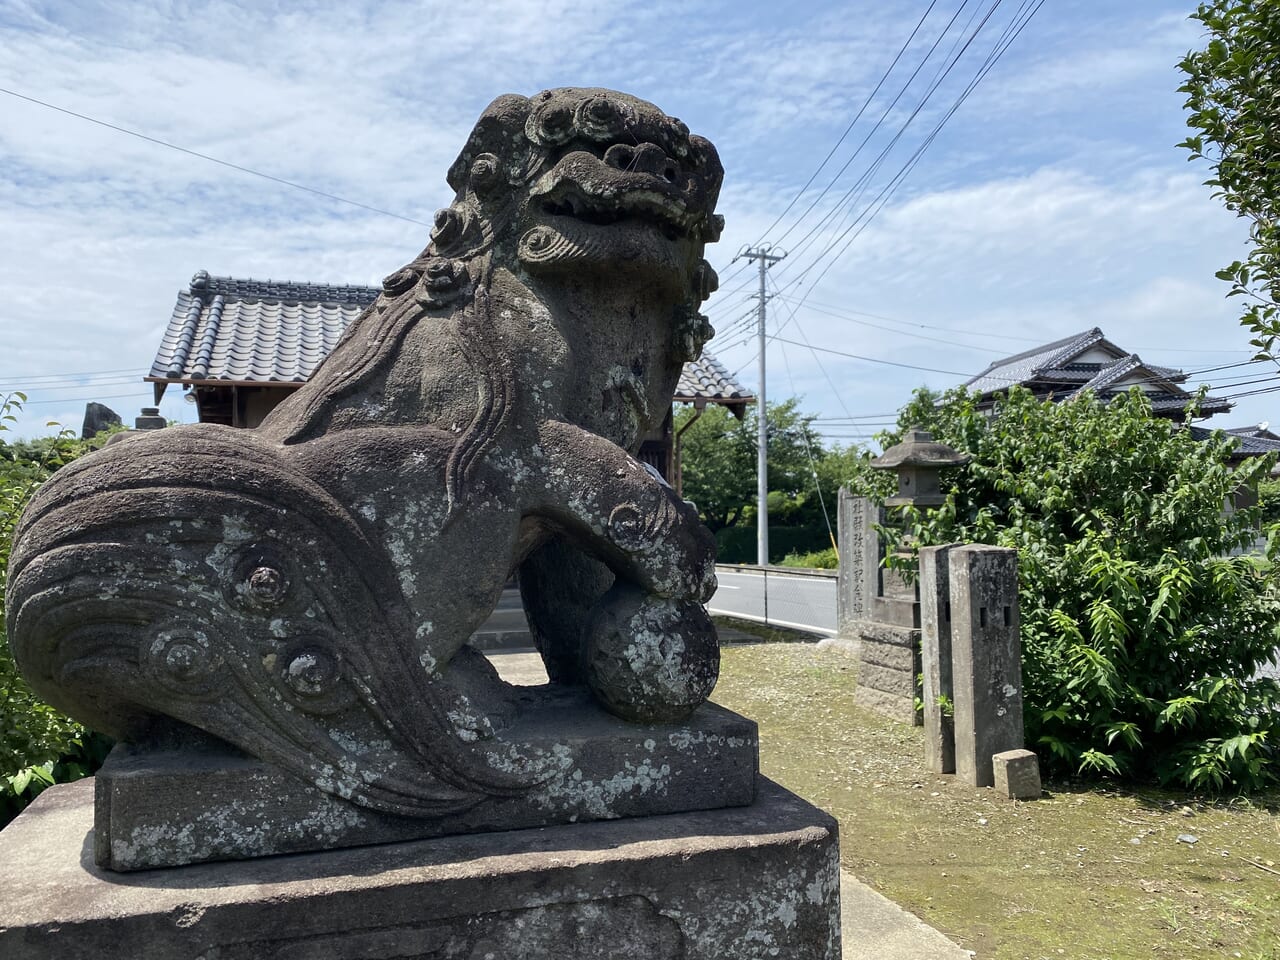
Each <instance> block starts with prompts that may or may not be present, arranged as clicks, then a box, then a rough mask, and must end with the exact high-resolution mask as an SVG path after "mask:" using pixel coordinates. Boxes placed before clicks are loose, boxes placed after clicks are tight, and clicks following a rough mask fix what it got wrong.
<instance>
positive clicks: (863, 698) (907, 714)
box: [853, 684, 919, 724]
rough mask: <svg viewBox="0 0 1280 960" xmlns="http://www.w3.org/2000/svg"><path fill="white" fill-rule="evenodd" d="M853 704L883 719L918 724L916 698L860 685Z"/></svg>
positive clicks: (854, 694)
mask: <svg viewBox="0 0 1280 960" xmlns="http://www.w3.org/2000/svg"><path fill="white" fill-rule="evenodd" d="M853 702H854V703H856V704H857V705H858V706H860V707H862V708H863V709H864V710H870V711H871V712H872V713H876V714H879V715H880V716H882V717H888V718H889V719H890V720H897V721H898V722H899V723H911V724H914V723H915V722H916V714H917V713H919V711H918V710H916V704H915V697H914V696H912V697H906V696H903V695H902V694H900V693H886V692H885V691H883V690H877V689H876V688H875V687H868V686H863V685H861V684H859V685H858V689H857V690H855V691H854V693H853Z"/></svg>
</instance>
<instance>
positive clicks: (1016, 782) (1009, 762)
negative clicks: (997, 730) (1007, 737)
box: [991, 750, 1040, 800]
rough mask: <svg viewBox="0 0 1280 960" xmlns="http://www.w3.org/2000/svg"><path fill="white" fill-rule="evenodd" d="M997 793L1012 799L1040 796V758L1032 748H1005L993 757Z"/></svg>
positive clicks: (1029, 798)
mask: <svg viewBox="0 0 1280 960" xmlns="http://www.w3.org/2000/svg"><path fill="white" fill-rule="evenodd" d="M991 766H992V772H993V773H994V775H995V788H996V793H998V794H1000V795H1001V796H1004V797H1008V798H1009V799H1011V800H1037V799H1039V797H1040V760H1039V758H1037V757H1036V755H1035V753H1034V752H1032V751H1031V750H1004V751H1002V752H1000V753H997V754H995V755H994V756H993V757H992V758H991Z"/></svg>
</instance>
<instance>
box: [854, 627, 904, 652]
mask: <svg viewBox="0 0 1280 960" xmlns="http://www.w3.org/2000/svg"><path fill="white" fill-rule="evenodd" d="M849 636H851V637H857V638H859V639H861V638H863V637H866V638H867V639H869V640H873V641H875V642H876V643H887V644H893V645H894V646H898V647H907V648H909V649H912V650H915V649H917V648H918V647H919V646H920V631H919V630H917V629H915V628H914V627H903V626H900V625H898V624H894V623H884V622H882V621H879V620H858V621H856V622H855V623H853V624H852V626H851V628H850V633H849Z"/></svg>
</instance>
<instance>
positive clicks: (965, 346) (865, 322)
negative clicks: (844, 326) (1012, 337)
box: [774, 293, 1000, 353]
mask: <svg viewBox="0 0 1280 960" xmlns="http://www.w3.org/2000/svg"><path fill="white" fill-rule="evenodd" d="M774 296H775V297H777V298H778V299H780V300H782V301H783V302H784V303H787V304H789V303H790V302H791V301H792V299H794V298H792V297H784V296H783V295H782V294H780V293H775V294H774ZM796 303H797V306H799V305H800V301H796ZM807 306H808V307H809V309H810V310H812V311H813V312H814V313H821V314H824V315H826V316H828V317H835V318H836V319H837V320H845V321H847V322H849V323H856V324H860V325H861V326H864V327H871V328H872V329H873V330H886V331H888V332H889V333H894V334H897V335H898V336H902V337H914V338H915V339H917V340H928V341H930V342H931V343H943V344H946V345H947V346H949V347H960V348H962V349H965V350H977V351H980V352H982V353H999V352H1000V351H999V350H994V349H992V348H991V347H976V346H973V345H972V344H968V343H957V342H956V341H954V340H943V339H942V338H941V337H931V336H929V335H928V334H924V333H913V332H912V331H910V330H898V329H895V328H894V327H886V326H884V325H883V324H880V323H871V322H870V321H869V320H859V319H858V318H857V317H850V316H846V315H845V314H841V313H836V312H834V311H831V310H823V309H822V308H820V307H817V306H814V304H812V303H809V304H808V305H807ZM797 326H798V321H797Z"/></svg>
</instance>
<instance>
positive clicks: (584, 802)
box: [94, 687, 758, 871]
mask: <svg viewBox="0 0 1280 960" xmlns="http://www.w3.org/2000/svg"><path fill="white" fill-rule="evenodd" d="M525 696H526V697H527V699H528V700H529V704H528V705H527V706H526V707H525V708H524V709H523V710H522V712H521V716H520V720H519V723H518V726H517V728H516V730H517V732H518V735H519V737H520V739H521V741H522V742H524V743H528V744H532V745H534V746H536V747H539V748H541V749H543V750H545V751H546V752H548V753H550V754H552V755H554V756H557V757H559V758H561V763H560V765H559V769H558V772H557V773H556V774H555V775H554V776H552V777H551V778H550V779H548V780H547V781H545V782H544V783H541V784H538V785H537V786H536V787H535V788H533V789H532V790H531V791H530V792H528V793H526V794H522V795H520V796H517V797H494V798H490V799H488V800H485V801H484V802H482V803H478V804H476V805H475V806H473V807H469V808H467V809H466V810H462V811H460V812H458V813H454V814H449V815H447V816H440V817H424V818H418V817H400V816H393V815H391V814H385V813H379V812H377V811H376V810H371V809H369V808H368V807H361V806H358V805H356V804H353V803H348V802H346V801H345V800H342V799H340V798H339V797H335V796H333V795H332V794H329V793H325V792H323V791H321V790H319V789H317V788H316V787H313V786H312V785H311V784H308V783H305V782H303V781H302V780H299V779H297V778H296V777H293V776H291V775H290V774H288V773H286V772H285V771H283V770H281V769H279V768H278V767H274V766H272V765H271V764H269V763H264V762H263V761H261V760H257V759H255V758H253V757H249V756H246V755H245V754H243V753H240V752H239V751H237V750H235V749H234V748H231V747H227V746H226V745H225V744H220V743H217V742H215V743H213V744H212V745H202V746H201V747H200V748H199V749H196V748H194V747H193V746H192V745H190V744H183V745H181V746H180V747H179V748H175V749H171V750H155V749H152V750H144V749H140V748H136V747H128V746H126V745H123V744H121V745H120V746H117V747H116V749H115V750H114V751H113V752H112V753H111V756H110V757H108V758H107V762H106V764H104V765H103V767H102V769H101V770H100V771H99V772H98V776H97V778H96V782H97V811H96V820H95V832H94V844H95V848H96V849H95V855H96V859H97V862H98V864H100V865H101V866H104V867H108V868H110V869H112V870H117V871H128V870H145V869H150V868H153V867H171V866H182V865H184V864H189V863H199V862H202V861H207V860H241V859H246V858H249V857H261V856H266V855H269V854H277V853H307V852H310V851H314V850H329V849H333V848H336V847H347V846H358V845H362V844H370V843H390V842H395V841H400V840H419V839H425V838H427V837H435V836H440V835H443V834H450V833H475V832H480V831H492V830H513V829H519V828H522V827H541V826H551V825H553V824H558V823H580V822H584V821H588V820H612V819H616V818H619V817H635V816H649V815H652V814H666V813H680V812H684V811H687V810H705V809H713V808H716V807H731V806H743V805H746V804H749V803H751V801H752V799H753V798H754V795H755V785H756V773H757V770H758V763H757V758H758V742H757V734H756V725H755V723H754V722H753V721H751V720H748V719H747V718H746V717H742V716H739V715H738V714H736V713H733V712H731V711H729V710H726V709H724V708H723V707H720V706H717V705H716V704H714V703H704V704H703V705H702V706H701V707H699V708H698V709H697V710H696V711H694V714H693V716H691V717H690V718H689V719H688V720H685V721H682V722H680V723H672V724H652V725H651V724H635V723H625V722H623V721H622V720H619V719H617V718H616V717H612V716H610V715H608V714H606V713H605V712H604V711H603V710H601V709H600V708H599V707H598V706H596V705H595V704H593V703H592V702H591V701H590V699H589V697H588V696H587V694H586V692H585V691H584V690H581V689H575V688H562V687H537V688H530V689H529V690H528V691H527V693H526V694H525Z"/></svg>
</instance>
